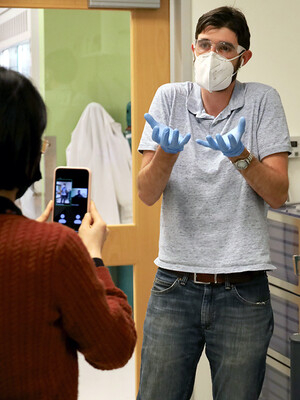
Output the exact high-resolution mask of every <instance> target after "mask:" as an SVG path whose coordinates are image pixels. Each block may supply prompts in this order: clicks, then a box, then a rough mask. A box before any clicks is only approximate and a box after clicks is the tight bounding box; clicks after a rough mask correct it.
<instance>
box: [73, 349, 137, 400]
mask: <svg viewBox="0 0 300 400" xmlns="http://www.w3.org/2000/svg"><path fill="white" fill-rule="evenodd" d="M78 399H79V400H87V399H88V400H103V399H105V400H134V399H135V356H134V355H133V357H132V358H131V359H130V360H129V362H128V363H127V364H126V365H125V367H123V368H120V369H116V370H113V371H100V370H97V369H95V368H93V367H92V366H91V365H89V364H88V363H87V362H86V361H85V359H84V357H83V356H82V355H81V354H80V355H79V397H78Z"/></svg>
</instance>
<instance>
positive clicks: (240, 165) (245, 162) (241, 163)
mask: <svg viewBox="0 0 300 400" xmlns="http://www.w3.org/2000/svg"><path fill="white" fill-rule="evenodd" d="M252 158H253V154H251V153H250V154H249V156H248V157H247V158H244V159H242V160H237V161H235V162H234V163H233V165H234V166H235V168H236V169H237V170H239V171H242V170H244V169H246V168H248V167H249V165H250V163H251V161H252Z"/></svg>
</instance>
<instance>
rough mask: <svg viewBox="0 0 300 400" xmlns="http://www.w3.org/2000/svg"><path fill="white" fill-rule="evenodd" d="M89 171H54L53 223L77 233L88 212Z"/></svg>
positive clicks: (81, 169) (78, 169)
mask: <svg viewBox="0 0 300 400" xmlns="http://www.w3.org/2000/svg"><path fill="white" fill-rule="evenodd" d="M90 185H91V171H90V170H89V169H88V168H79V167H57V168H56V169H55V171H54V185H53V200H54V207H53V221H54V222H59V223H60V224H62V225H66V226H69V227H70V228H72V229H74V230H75V231H76V232H78V229H79V227H80V225H81V223H82V219H83V217H84V215H85V213H86V212H88V211H89V205H90Z"/></svg>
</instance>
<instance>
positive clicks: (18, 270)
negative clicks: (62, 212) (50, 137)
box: [0, 68, 136, 400]
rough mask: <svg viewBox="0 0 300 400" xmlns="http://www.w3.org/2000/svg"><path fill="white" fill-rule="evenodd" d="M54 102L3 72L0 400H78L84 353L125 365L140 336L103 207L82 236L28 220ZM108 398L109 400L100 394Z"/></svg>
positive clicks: (101, 364) (107, 364) (88, 218)
mask: <svg viewBox="0 0 300 400" xmlns="http://www.w3.org/2000/svg"><path fill="white" fill-rule="evenodd" d="M45 127H46V108H45V104H44V102H43V100H42V98H41V96H40V95H39V93H38V92H37V90H36V89H35V88H34V86H33V85H32V83H31V82H30V81H29V80H28V79H27V78H25V77H24V76H22V75H21V74H19V73H17V72H14V71H12V70H7V69H5V68H0V169H1V175H0V397H1V398H3V399H6V400H10V399H18V400H21V399H31V400H35V399H39V400H41V399H68V400H72V399H76V398H77V392H78V389H77V387H78V365H77V351H80V352H82V353H83V354H84V356H85V358H86V360H87V361H88V362H89V363H90V364H92V365H93V366H94V367H95V368H99V369H114V368H118V367H121V366H123V365H125V364H126V362H127V361H128V360H129V358H130V357H131V355H132V353H133V350H134V346H135V342H136V332H135V327H134V322H133V320H132V317H131V308H130V306H129V305H128V303H127V299H126V296H125V294H124V293H123V292H122V291H121V290H119V289H118V288H116V287H115V285H114V284H113V282H112V279H111V277H110V274H109V271H108V269H107V268H106V267H104V266H103V262H102V259H101V250H102V247H103V244H104V241H105V238H106V234H107V228H106V224H105V223H104V221H103V220H102V219H101V217H100V215H99V214H98V212H97V210H96V208H95V205H94V203H93V202H92V203H91V211H90V213H87V214H86V215H85V217H84V219H83V221H82V225H81V227H80V229H79V234H78V235H77V234H76V233H75V232H74V231H73V230H71V229H69V228H67V227H65V226H62V225H61V224H58V223H47V222H45V221H46V220H47V218H48V216H49V214H50V211H51V208H52V204H51V203H50V204H49V205H48V207H47V209H46V211H45V212H44V214H43V215H42V216H41V218H40V219H39V221H35V220H30V219H28V218H26V217H24V216H22V213H21V211H20V210H19V209H18V208H17V207H16V206H15V204H14V201H15V200H16V198H18V197H20V196H22V194H23V193H24V192H25V191H26V189H27V188H28V187H29V186H30V185H31V184H32V183H33V182H35V181H37V180H39V179H40V178H41V174H40V170H39V164H40V157H41V145H42V133H43V131H44V129H45ZM100 396H101V394H100Z"/></svg>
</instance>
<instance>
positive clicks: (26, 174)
mask: <svg viewBox="0 0 300 400" xmlns="http://www.w3.org/2000/svg"><path fill="white" fill-rule="evenodd" d="M46 123H47V113H46V106H45V103H44V101H43V99H42V98H41V96H40V94H39V92H38V91H37V89H36V88H35V87H34V86H33V84H32V83H31V81H30V80H29V79H28V78H26V77H25V76H23V75H22V74H20V73H18V72H16V71H13V70H10V69H6V68H3V67H0V171H1V173H0V189H2V190H12V189H15V188H21V187H24V186H27V187H29V186H30V184H31V183H32V180H33V177H34V174H35V172H36V168H38V167H39V160H40V151H41V136H42V134H43V132H44V130H45V128H46Z"/></svg>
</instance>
